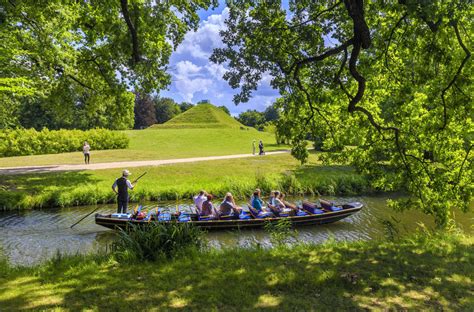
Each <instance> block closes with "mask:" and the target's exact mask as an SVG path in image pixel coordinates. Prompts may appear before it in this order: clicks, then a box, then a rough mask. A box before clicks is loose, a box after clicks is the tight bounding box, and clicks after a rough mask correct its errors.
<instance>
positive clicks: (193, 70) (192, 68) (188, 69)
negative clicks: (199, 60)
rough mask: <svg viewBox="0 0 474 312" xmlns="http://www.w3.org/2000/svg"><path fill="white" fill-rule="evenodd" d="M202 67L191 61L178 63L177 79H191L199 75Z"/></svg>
mask: <svg viewBox="0 0 474 312" xmlns="http://www.w3.org/2000/svg"><path fill="white" fill-rule="evenodd" d="M201 69H202V67H201V66H198V65H196V64H194V63H193V62H190V61H180V62H178V63H176V73H175V74H174V75H175V76H176V77H178V78H181V77H189V76H193V75H196V74H198V73H199V72H200V71H201Z"/></svg>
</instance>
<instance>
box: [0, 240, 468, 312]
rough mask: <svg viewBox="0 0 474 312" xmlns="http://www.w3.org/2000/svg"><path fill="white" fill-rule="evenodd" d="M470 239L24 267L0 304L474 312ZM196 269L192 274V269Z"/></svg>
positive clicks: (0, 275) (9, 271)
mask: <svg viewBox="0 0 474 312" xmlns="http://www.w3.org/2000/svg"><path fill="white" fill-rule="evenodd" d="M473 247H474V238H473V237H467V236H462V235H459V234H439V235H434V236H433V235H426V234H423V235H421V234H420V235H418V236H414V237H411V238H405V239H402V240H400V241H395V242H387V241H369V242H352V243H335V242H329V243H326V244H323V245H299V246H294V247H278V248H274V249H270V250H264V249H261V248H258V247H255V248H253V249H244V250H243V249H228V250H220V251H219V250H214V249H212V250H209V251H204V252H194V253H188V254H186V255H183V256H180V257H177V258H175V259H172V260H166V259H163V260H160V261H157V262H153V263H150V262H141V263H130V264H120V263H117V262H116V261H115V260H114V258H113V257H112V256H107V255H104V256H92V255H91V256H76V257H64V258H62V257H56V259H54V260H51V261H49V262H48V263H45V264H42V265H39V266H36V267H33V268H12V267H10V266H8V264H6V263H5V262H2V263H0V306H1V307H2V309H5V310H6V311H13V310H24V309H35V310H43V309H57V310H60V311H63V310H64V311H68V310H80V309H91V310H115V311H119V310H120V311H129V310H137V309H140V310H145V309H146V310H152V309H156V310H160V311H162V310H174V309H183V310H194V311H196V310H202V311H215V310H221V311H241V310H253V309H257V310H280V311H281V310H286V311H288V310H291V311H293V310H306V311H307V310H363V309H375V310H392V309H393V310H445V311H459V310H463V311H472V310H473V309H474V300H473V298H474V293H473V289H474V252H473V251H474V248H473ZM199 268H201V270H199Z"/></svg>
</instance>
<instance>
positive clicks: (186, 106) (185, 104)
mask: <svg viewBox="0 0 474 312" xmlns="http://www.w3.org/2000/svg"><path fill="white" fill-rule="evenodd" d="M193 106H194V105H193V104H192V103H188V102H182V103H181V104H179V109H180V110H181V113H184V112H185V111H187V110H188V109H190V108H191V107H193Z"/></svg>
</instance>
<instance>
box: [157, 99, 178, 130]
mask: <svg viewBox="0 0 474 312" xmlns="http://www.w3.org/2000/svg"><path fill="white" fill-rule="evenodd" d="M154 102H155V113H156V121H157V122H158V123H160V124H161V123H164V122H167V121H168V120H170V119H171V118H173V117H174V116H176V115H179V114H180V113H181V109H180V108H179V106H178V104H176V102H175V101H174V100H173V99H170V98H162V97H156V98H155V99H154Z"/></svg>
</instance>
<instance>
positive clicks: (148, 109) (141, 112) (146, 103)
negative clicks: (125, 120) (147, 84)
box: [134, 93, 157, 129]
mask: <svg viewBox="0 0 474 312" xmlns="http://www.w3.org/2000/svg"><path fill="white" fill-rule="evenodd" d="M134 112H135V125H134V128H135V129H143V128H147V127H149V126H151V125H154V124H156V122H157V121H156V112H155V105H154V103H153V99H152V98H151V97H150V96H149V95H148V94H140V93H137V94H136V97H135V108H134Z"/></svg>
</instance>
